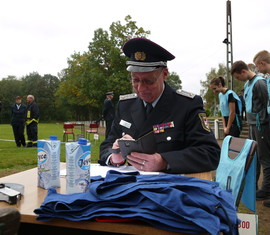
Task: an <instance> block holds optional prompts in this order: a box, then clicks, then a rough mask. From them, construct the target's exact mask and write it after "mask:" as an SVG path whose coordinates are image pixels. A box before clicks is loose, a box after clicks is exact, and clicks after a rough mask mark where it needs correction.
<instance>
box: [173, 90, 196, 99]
mask: <svg viewBox="0 0 270 235" xmlns="http://www.w3.org/2000/svg"><path fill="white" fill-rule="evenodd" d="M176 93H177V94H178V95H182V96H185V97H188V98H191V99H193V98H194V97H195V94H193V93H191V92H188V91H183V90H177V91H176Z"/></svg>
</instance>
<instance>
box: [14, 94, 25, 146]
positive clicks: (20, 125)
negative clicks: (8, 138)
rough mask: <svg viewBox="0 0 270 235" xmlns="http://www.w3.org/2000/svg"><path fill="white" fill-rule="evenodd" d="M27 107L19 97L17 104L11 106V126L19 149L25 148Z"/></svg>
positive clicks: (16, 100)
mask: <svg viewBox="0 0 270 235" xmlns="http://www.w3.org/2000/svg"><path fill="white" fill-rule="evenodd" d="M25 115H26V106H25V105H24V104H22V99H21V97H20V96H17V97H16V99H15V104H13V105H12V106H11V126H12V129H13V134H14V138H15V142H16V145H17V147H21V145H22V146H23V147H25V145H26V144H25V138H24V126H25Z"/></svg>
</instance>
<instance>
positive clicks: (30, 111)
mask: <svg viewBox="0 0 270 235" xmlns="http://www.w3.org/2000/svg"><path fill="white" fill-rule="evenodd" d="M38 119H39V108H38V105H37V103H36V102H35V101H33V102H32V103H30V104H28V106H27V113H26V124H27V125H29V124H30V123H31V122H33V121H34V122H38Z"/></svg>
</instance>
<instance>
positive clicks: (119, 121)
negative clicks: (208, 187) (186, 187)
mask: <svg viewBox="0 0 270 235" xmlns="http://www.w3.org/2000/svg"><path fill="white" fill-rule="evenodd" d="M123 51H124V53H125V55H126V56H127V57H129V58H130V61H128V62H127V65H128V68H127V70H128V71H129V72H131V82H132V87H133V89H134V91H135V92H136V94H128V95H124V96H120V100H119V102H118V106H117V111H116V116H115V119H114V121H113V125H112V129H111V132H110V134H109V136H108V137H107V138H106V140H105V141H103V142H102V144H101V146H100V161H99V163H100V164H102V165H112V166H119V165H123V164H125V160H124V159H123V157H122V155H121V153H119V146H118V139H120V138H122V137H123V138H133V139H137V138H139V137H141V136H143V135H144V134H146V133H149V132H151V131H153V129H156V130H155V140H156V146H157V152H156V153H154V154H145V153H138V152H132V153H131V155H128V160H127V161H128V163H129V164H131V165H133V166H134V167H135V168H136V169H138V170H142V171H164V172H168V173H175V174H179V173H196V172H205V171H210V170H214V169H216V168H217V165H218V163H219V155H220V147H219V145H218V143H217V141H216V139H215V137H214V135H213V133H212V132H211V131H210V129H209V127H208V126H207V125H206V123H205V119H206V114H205V111H204V109H203V102H202V99H201V97H199V96H196V95H193V94H190V93H188V92H184V91H176V90H175V89H173V88H171V87H170V86H169V85H168V84H167V83H166V82H165V80H166V79H167V77H168V75H169V71H168V68H167V61H169V60H172V59H174V58H175V57H174V56H173V55H172V54H171V53H170V52H168V51H167V50H165V49H164V48H162V47H161V46H159V45H157V44H156V43H154V42H152V41H150V40H148V39H144V38H134V39H131V40H129V41H127V42H126V43H125V45H124V47H123ZM146 107H148V108H147V110H148V109H149V114H147V113H146V111H147V110H146ZM117 152H118V153H117Z"/></svg>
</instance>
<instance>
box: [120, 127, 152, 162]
mask: <svg viewBox="0 0 270 235" xmlns="http://www.w3.org/2000/svg"><path fill="white" fill-rule="evenodd" d="M118 145H119V148H120V152H121V154H122V157H123V158H124V159H126V158H127V155H129V154H130V153H131V152H138V153H147V154H153V153H156V151H157V146H156V140H155V135H154V132H153V131H151V132H149V133H147V134H146V135H143V136H142V137H140V138H139V139H137V140H128V139H120V140H118Z"/></svg>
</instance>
